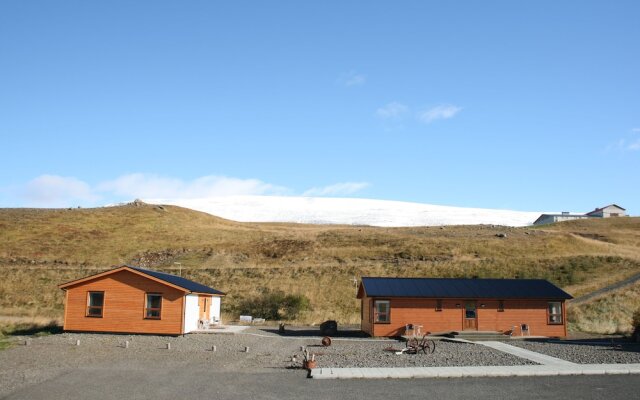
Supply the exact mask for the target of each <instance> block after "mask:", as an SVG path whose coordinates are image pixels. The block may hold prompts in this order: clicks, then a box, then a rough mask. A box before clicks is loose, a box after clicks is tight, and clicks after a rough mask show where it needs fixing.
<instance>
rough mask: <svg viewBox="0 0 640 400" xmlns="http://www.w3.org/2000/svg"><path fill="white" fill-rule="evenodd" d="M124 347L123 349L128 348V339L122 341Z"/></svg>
mask: <svg viewBox="0 0 640 400" xmlns="http://www.w3.org/2000/svg"><path fill="white" fill-rule="evenodd" d="M124 348H125V349H128V348H129V341H128V340H125V341H124Z"/></svg>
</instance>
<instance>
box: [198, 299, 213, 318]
mask: <svg viewBox="0 0 640 400" xmlns="http://www.w3.org/2000/svg"><path fill="white" fill-rule="evenodd" d="M198 309H199V311H200V313H199V317H198V319H199V320H200V321H208V320H209V313H210V309H211V298H210V297H208V296H198Z"/></svg>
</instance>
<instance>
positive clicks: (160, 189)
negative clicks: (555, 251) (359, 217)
mask: <svg viewBox="0 0 640 400" xmlns="http://www.w3.org/2000/svg"><path fill="white" fill-rule="evenodd" d="M368 186H369V184H368V183H365V182H343V183H336V184H334V185H329V186H325V187H314V188H311V189H309V190H306V191H305V192H304V193H303V194H302V195H303V196H344V195H349V194H352V193H355V192H357V191H360V190H362V189H364V188H366V187H368ZM5 189H6V190H5ZM5 189H3V191H6V192H7V194H8V195H9V196H10V197H11V196H13V197H15V199H16V200H17V201H19V204H21V205H24V206H34V207H71V206H77V205H82V206H95V205H99V204H106V203H117V202H121V201H131V200H133V199H136V198H140V199H143V200H144V199H198V198H209V197H222V196H242V195H247V196H250V195H263V196H268V195H295V193H294V192H293V191H292V190H291V189H289V188H286V187H282V186H277V185H273V184H270V183H266V182H263V181H261V180H259V179H240V178H232V177H227V176H218V175H208V176H202V177H199V178H196V179H192V180H183V179H178V178H172V177H166V176H161V175H156V174H143V173H132V174H127V175H122V176H120V177H118V178H116V179H113V180H108V181H104V182H100V183H98V184H96V185H90V184H88V183H86V182H83V181H82V180H80V179H78V178H74V177H63V176H57V175H41V176H39V177H37V178H35V179H33V180H31V181H29V182H28V183H26V184H25V185H22V186H20V187H17V188H13V189H10V188H5Z"/></svg>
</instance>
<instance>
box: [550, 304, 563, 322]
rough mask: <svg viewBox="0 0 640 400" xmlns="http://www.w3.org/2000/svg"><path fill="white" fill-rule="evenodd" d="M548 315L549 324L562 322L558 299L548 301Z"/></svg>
mask: <svg viewBox="0 0 640 400" xmlns="http://www.w3.org/2000/svg"><path fill="white" fill-rule="evenodd" d="M548 316H549V324H562V303H561V302H559V301H550V302H549V309H548Z"/></svg>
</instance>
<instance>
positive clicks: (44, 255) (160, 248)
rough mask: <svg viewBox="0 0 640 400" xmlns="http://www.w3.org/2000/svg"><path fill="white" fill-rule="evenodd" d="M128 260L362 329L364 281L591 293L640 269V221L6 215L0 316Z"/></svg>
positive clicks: (101, 211)
mask: <svg viewBox="0 0 640 400" xmlns="http://www.w3.org/2000/svg"><path fill="white" fill-rule="evenodd" d="M502 233H504V234H506V237H503V238H502V237H498V236H497V234H502ZM123 263H131V264H134V265H139V266H143V267H149V268H153V269H158V270H162V271H166V272H171V273H177V269H178V265H177V264H175V263H180V265H181V268H182V275H183V276H185V277H188V278H191V279H194V280H198V281H201V282H203V283H205V284H209V285H211V286H213V287H216V288H218V289H220V290H223V291H225V292H227V293H229V296H228V297H227V298H226V299H225V301H224V302H223V303H224V308H225V310H226V311H227V312H229V313H233V312H235V311H237V306H238V304H240V303H241V302H242V301H243V300H246V299H252V298H255V297H257V296H259V295H260V294H261V293H264V292H266V291H273V290H283V291H285V292H292V293H296V294H304V295H305V296H307V297H308V298H309V299H310V301H311V305H312V308H313V309H312V310H311V311H309V312H307V313H305V314H304V315H303V316H302V317H301V318H302V320H303V321H304V322H320V321H322V320H324V319H327V318H336V319H338V320H339V321H341V322H343V323H347V322H349V323H352V322H357V321H358V318H359V308H358V306H359V305H358V302H357V301H356V300H355V298H354V295H355V288H354V284H353V282H352V280H353V278H354V277H356V278H359V277H361V276H366V275H369V276H375V275H377V276H435V277H438V276H440V277H474V276H476V277H505V278H506V277H508V278H513V277H539V278H546V279H549V280H550V281H552V282H554V283H556V284H558V285H560V286H562V287H563V288H565V289H566V290H568V291H569V292H570V293H572V294H574V295H581V294H584V293H588V292H590V291H593V290H595V289H597V288H599V287H602V286H605V285H607V284H610V283H613V282H616V281H618V280H621V279H623V278H625V277H627V276H629V275H631V274H633V273H636V272H639V271H640V219H639V218H621V219H607V220H582V221H571V222H568V223H562V224H556V225H553V226H545V227H536V228H532V227H531V228H506V227H495V226H456V227H425V228H373V227H364V226H357V227H353V226H326V225H325V226H318V225H296V224H254V223H238V222H233V221H228V220H224V219H221V218H216V217H212V216H210V215H207V214H203V213H200V212H196V211H192V210H187V209H183V208H180V207H173V206H163V207H159V206H152V205H138V206H136V205H127V206H121V207H111V208H98V209H69V210H67V209H57V210H36V209H0V269H1V271H2V273H3V278H4V279H3V280H2V281H0V309H1V310H2V311H0V314H1V315H16V316H17V315H29V316H48V317H57V316H60V315H61V313H62V310H63V305H62V291H60V290H59V289H57V287H56V285H57V284H59V283H61V282H64V281H67V280H71V279H75V278H78V277H81V276H84V275H87V274H90V273H95V272H98V271H100V270H105V269H108V268H110V267H111V266H114V265H118V264H123ZM596 314H597V313H596ZM580 318H590V319H597V318H598V316H597V315H594V314H593V313H592V314H588V313H582V314H581V316H580ZM575 326H578V325H575ZM579 326H581V327H583V326H587V325H579Z"/></svg>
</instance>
